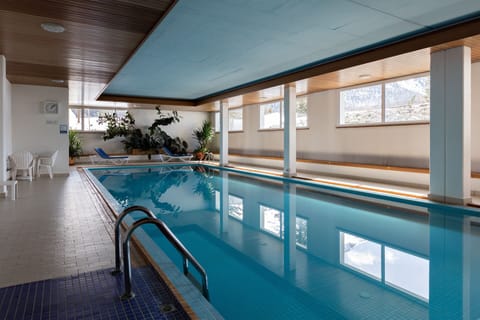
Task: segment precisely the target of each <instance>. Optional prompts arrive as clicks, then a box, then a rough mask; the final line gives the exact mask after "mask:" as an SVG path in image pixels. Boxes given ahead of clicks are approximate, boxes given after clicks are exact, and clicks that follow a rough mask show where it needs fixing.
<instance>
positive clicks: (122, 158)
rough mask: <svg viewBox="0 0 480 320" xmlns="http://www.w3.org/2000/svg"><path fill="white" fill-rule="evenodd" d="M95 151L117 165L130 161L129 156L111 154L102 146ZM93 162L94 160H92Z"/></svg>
mask: <svg viewBox="0 0 480 320" xmlns="http://www.w3.org/2000/svg"><path fill="white" fill-rule="evenodd" d="M95 152H96V153H97V154H98V156H99V157H100V158H102V159H104V160H107V161H110V162H111V163H113V164H115V165H119V164H126V163H127V162H128V156H110V155H108V153H106V152H105V150H103V149H102V148H95ZM92 162H94V161H93V160H92Z"/></svg>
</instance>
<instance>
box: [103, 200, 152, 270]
mask: <svg viewBox="0 0 480 320" xmlns="http://www.w3.org/2000/svg"><path fill="white" fill-rule="evenodd" d="M135 211H140V212H143V213H144V214H146V215H147V216H149V217H150V218H154V219H155V218H156V216H155V214H153V212H152V211H150V210H149V209H147V208H145V207H142V206H132V207H129V208H127V209H125V210H123V211H122V212H121V213H120V214H119V215H118V217H117V220H116V221H115V269H113V270H112V274H119V273H121V272H122V266H121V264H122V262H121V257H120V245H121V242H122V241H121V239H120V225H121V224H122V221H123V219H124V218H125V217H126V216H127V215H129V214H130V213H132V212H135Z"/></svg>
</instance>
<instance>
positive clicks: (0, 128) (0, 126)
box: [0, 55, 8, 193]
mask: <svg viewBox="0 0 480 320" xmlns="http://www.w3.org/2000/svg"><path fill="white" fill-rule="evenodd" d="M6 94H7V77H6V60H5V56H2V55H0V182H3V181H5V180H7V157H8V154H7V141H6V137H7V136H8V135H7V132H6V130H7V128H6V119H5V113H6V112H5V110H6V108H7V106H6V104H7V101H6V100H7V98H6ZM5 191H6V190H5V186H0V193H5Z"/></svg>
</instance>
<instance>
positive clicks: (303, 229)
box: [260, 205, 308, 249]
mask: <svg viewBox="0 0 480 320" xmlns="http://www.w3.org/2000/svg"><path fill="white" fill-rule="evenodd" d="M307 225H308V220H307V219H305V218H302V217H296V219H295V243H296V245H297V246H299V247H302V248H304V249H307V230H308V229H307ZM260 229H262V230H263V231H266V232H268V233H269V234H272V235H274V236H276V237H278V238H280V239H283V238H285V234H284V232H285V230H284V229H285V227H284V221H283V211H280V210H277V209H274V208H270V207H267V206H263V205H260Z"/></svg>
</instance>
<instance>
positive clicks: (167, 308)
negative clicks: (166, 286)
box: [160, 303, 177, 313]
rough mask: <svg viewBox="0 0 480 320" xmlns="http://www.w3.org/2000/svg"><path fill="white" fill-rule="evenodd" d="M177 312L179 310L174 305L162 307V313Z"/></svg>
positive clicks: (163, 305)
mask: <svg viewBox="0 0 480 320" xmlns="http://www.w3.org/2000/svg"><path fill="white" fill-rule="evenodd" d="M175 310H177V308H175V306H174V305H173V304H170V303H168V304H162V305H160V311H162V313H169V312H173V311H175Z"/></svg>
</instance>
